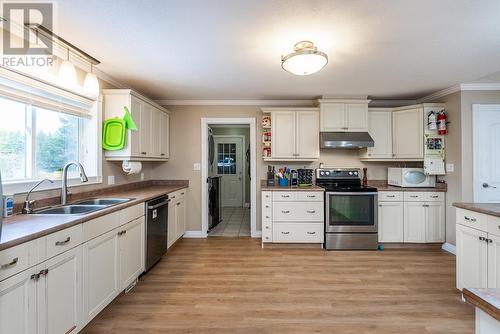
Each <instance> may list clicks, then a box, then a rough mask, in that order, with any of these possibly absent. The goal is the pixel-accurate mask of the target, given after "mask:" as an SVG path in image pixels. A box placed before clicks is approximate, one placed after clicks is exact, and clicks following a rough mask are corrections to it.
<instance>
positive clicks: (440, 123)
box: [437, 110, 448, 135]
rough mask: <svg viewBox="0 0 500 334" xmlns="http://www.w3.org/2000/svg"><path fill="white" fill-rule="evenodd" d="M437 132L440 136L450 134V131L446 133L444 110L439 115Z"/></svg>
mask: <svg viewBox="0 0 500 334" xmlns="http://www.w3.org/2000/svg"><path fill="white" fill-rule="evenodd" d="M437 130H438V134H440V135H445V134H447V133H448V131H446V114H445V113H444V110H441V111H440V112H439V113H438V115H437Z"/></svg>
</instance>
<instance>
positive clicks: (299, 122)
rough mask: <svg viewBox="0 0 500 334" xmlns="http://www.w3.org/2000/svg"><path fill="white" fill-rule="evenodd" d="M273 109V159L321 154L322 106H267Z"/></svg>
mask: <svg viewBox="0 0 500 334" xmlns="http://www.w3.org/2000/svg"><path fill="white" fill-rule="evenodd" d="M262 111H263V112H265V113H271V133H272V139H271V159H274V160H279V159H282V160H315V159H318V158H319V112H318V111H319V110H318V109H317V108H266V109H262Z"/></svg>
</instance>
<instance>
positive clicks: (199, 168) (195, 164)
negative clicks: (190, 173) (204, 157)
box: [193, 162, 201, 170]
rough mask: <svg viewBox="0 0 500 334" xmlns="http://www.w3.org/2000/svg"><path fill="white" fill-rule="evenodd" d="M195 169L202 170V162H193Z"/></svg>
mask: <svg viewBox="0 0 500 334" xmlns="http://www.w3.org/2000/svg"><path fill="white" fill-rule="evenodd" d="M193 170H201V164H200V163H199V162H195V163H194V164H193Z"/></svg>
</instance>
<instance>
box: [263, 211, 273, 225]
mask: <svg viewBox="0 0 500 334" xmlns="http://www.w3.org/2000/svg"><path fill="white" fill-rule="evenodd" d="M272 220H273V210H271V209H266V210H264V209H263V210H262V222H265V221H272Z"/></svg>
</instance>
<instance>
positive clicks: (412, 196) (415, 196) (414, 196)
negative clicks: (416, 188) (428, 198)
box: [410, 195, 418, 198]
mask: <svg viewBox="0 0 500 334" xmlns="http://www.w3.org/2000/svg"><path fill="white" fill-rule="evenodd" d="M410 197H411V198H418V196H417V195H411V196H410Z"/></svg>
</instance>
